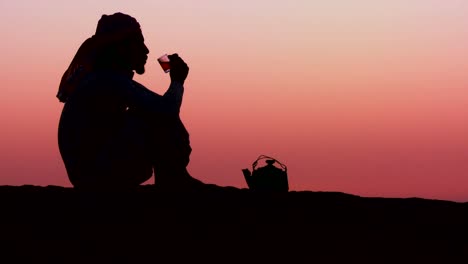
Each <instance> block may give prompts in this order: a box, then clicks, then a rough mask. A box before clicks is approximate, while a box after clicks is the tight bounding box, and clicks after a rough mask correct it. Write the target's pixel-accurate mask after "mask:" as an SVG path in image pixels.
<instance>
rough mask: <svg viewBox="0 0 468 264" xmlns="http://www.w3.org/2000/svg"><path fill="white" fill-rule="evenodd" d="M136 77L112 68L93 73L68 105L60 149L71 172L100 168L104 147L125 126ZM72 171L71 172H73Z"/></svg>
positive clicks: (64, 109)
mask: <svg viewBox="0 0 468 264" xmlns="http://www.w3.org/2000/svg"><path fill="white" fill-rule="evenodd" d="M131 86H132V80H131V79H130V78H127V77H125V76H123V75H120V74H116V73H112V72H109V71H96V72H92V73H89V74H88V75H87V76H86V77H85V78H84V79H83V80H82V81H81V83H80V85H79V87H78V89H77V90H76V92H74V93H73V95H72V96H70V98H69V99H68V100H67V102H66V103H65V105H64V108H63V111H62V115H61V118H60V124H59V131H58V137H59V148H60V152H61V154H62V156H63V158H64V162H65V166H66V168H67V170H68V171H69V172H71V175H70V176H71V177H70V178H71V180H72V182H73V176H72V175H73V174H75V173H73V172H78V171H81V172H82V173H86V174H90V173H93V172H94V171H93V172H90V170H96V168H95V166H93V165H98V164H95V163H96V162H97V161H99V155H102V150H103V149H106V148H108V147H109V146H110V145H111V144H115V140H116V137H118V133H121V131H122V128H123V127H124V126H125V115H126V110H127V108H128V102H127V100H128V98H127V97H126V96H125V94H126V93H125V90H126V89H131V88H132V87H131ZM69 174H70V173H69Z"/></svg>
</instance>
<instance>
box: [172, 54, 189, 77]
mask: <svg viewBox="0 0 468 264" xmlns="http://www.w3.org/2000/svg"><path fill="white" fill-rule="evenodd" d="M168 57H169V63H170V65H171V71H170V72H169V74H170V76H171V81H176V82H180V83H182V84H184V82H185V79H186V78H187V75H188V72H189V67H188V66H187V64H186V63H185V62H184V61H183V60H182V58H180V57H179V55H178V54H177V53H174V54H172V55H169V56H168Z"/></svg>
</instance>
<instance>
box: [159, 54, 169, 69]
mask: <svg viewBox="0 0 468 264" xmlns="http://www.w3.org/2000/svg"><path fill="white" fill-rule="evenodd" d="M158 62H159V65H161V68H162V69H163V70H164V72H165V73H168V72H170V71H171V65H170V64H169V56H167V54H164V55H162V56H161V57H159V58H158Z"/></svg>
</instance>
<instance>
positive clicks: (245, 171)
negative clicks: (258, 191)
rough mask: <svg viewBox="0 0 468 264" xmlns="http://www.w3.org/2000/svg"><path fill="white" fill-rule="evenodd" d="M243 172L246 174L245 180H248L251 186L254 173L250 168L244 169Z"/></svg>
mask: <svg viewBox="0 0 468 264" xmlns="http://www.w3.org/2000/svg"><path fill="white" fill-rule="evenodd" d="M242 173H243V174H244V178H245V181H246V182H247V185H248V186H249V188H250V186H251V176H252V173H251V172H250V171H249V169H242Z"/></svg>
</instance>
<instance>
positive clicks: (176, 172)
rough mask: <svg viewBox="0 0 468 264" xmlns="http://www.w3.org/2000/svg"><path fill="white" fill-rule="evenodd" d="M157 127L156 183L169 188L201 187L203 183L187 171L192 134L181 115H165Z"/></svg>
mask: <svg viewBox="0 0 468 264" xmlns="http://www.w3.org/2000/svg"><path fill="white" fill-rule="evenodd" d="M158 121H160V122H158V124H157V125H158V126H157V127H156V128H155V146H154V147H155V153H154V154H155V155H154V163H153V164H154V174H155V184H156V185H159V186H161V187H164V188H169V189H185V188H192V187H195V188H196V187H200V186H201V185H203V183H202V182H201V181H199V180H197V179H195V178H193V177H192V176H191V175H190V174H189V173H188V171H187V166H188V164H189V162H190V154H191V152H192V148H191V147H190V136H189V133H188V132H187V129H186V128H185V126H184V124H183V123H182V121H181V119H180V117H179V116H173V117H170V116H164V117H161V119H160V120H158Z"/></svg>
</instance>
